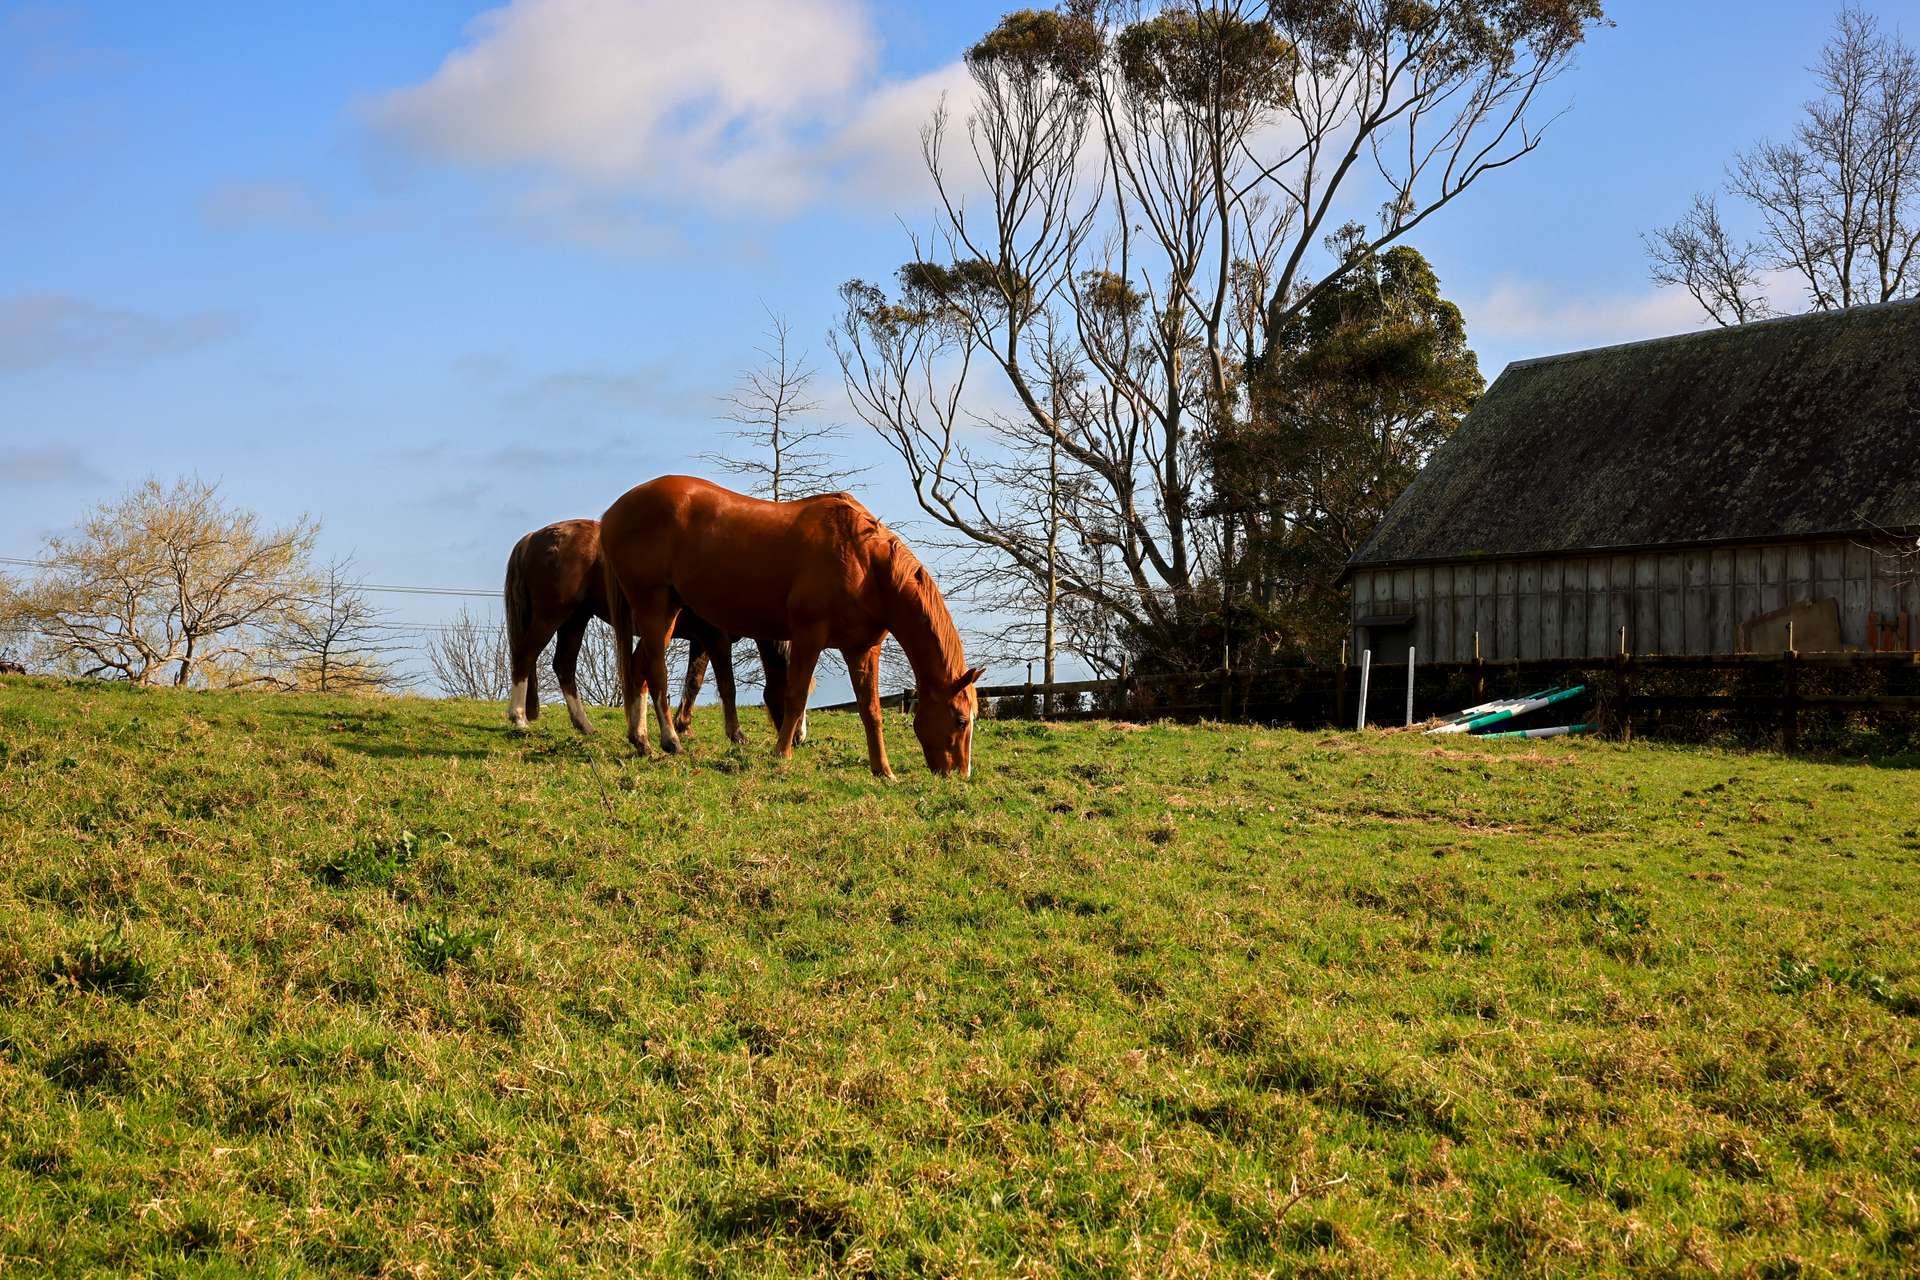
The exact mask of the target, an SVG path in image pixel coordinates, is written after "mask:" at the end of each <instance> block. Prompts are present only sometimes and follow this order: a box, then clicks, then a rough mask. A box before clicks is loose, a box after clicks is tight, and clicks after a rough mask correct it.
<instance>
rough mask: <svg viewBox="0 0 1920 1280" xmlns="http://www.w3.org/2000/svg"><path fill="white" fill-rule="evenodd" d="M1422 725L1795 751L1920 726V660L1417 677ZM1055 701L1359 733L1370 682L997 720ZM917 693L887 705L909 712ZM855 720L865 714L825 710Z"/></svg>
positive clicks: (1146, 679) (1338, 673)
mask: <svg viewBox="0 0 1920 1280" xmlns="http://www.w3.org/2000/svg"><path fill="white" fill-rule="evenodd" d="M1414 672H1415V680H1414V691H1413V692H1414V697H1413V715H1414V718H1415V719H1416V721H1418V720H1424V719H1427V718H1429V717H1433V716H1440V715H1446V714H1449V713H1451V712H1453V711H1456V710H1458V709H1460V708H1461V707H1465V706H1470V705H1474V704H1477V703H1480V702H1484V701H1486V700H1487V699H1488V698H1489V697H1500V696H1513V695H1518V694H1522V693H1527V692H1531V691H1535V690H1541V689H1546V688H1551V687H1563V686H1566V685H1571V684H1585V685H1586V686H1587V687H1588V689H1589V691H1590V693H1591V696H1592V703H1591V707H1590V710H1589V712H1587V713H1583V714H1582V716H1581V717H1579V718H1584V719H1592V720H1594V721H1596V722H1597V723H1598V724H1599V725H1600V727H1601V729H1602V731H1603V732H1606V733H1608V734H1610V735H1612V736H1615V737H1619V738H1626V739H1630V738H1632V737H1633V736H1634V734H1635V732H1636V730H1640V731H1643V732H1644V731H1648V730H1651V731H1654V732H1661V733H1664V732H1669V731H1672V732H1676V733H1682V734H1684V733H1688V732H1691V731H1694V730H1698V729H1699V728H1700V726H1701V724H1702V723H1703V722H1711V724H1712V725H1717V726H1721V727H1727V728H1732V729H1734V730H1736V731H1737V732H1739V733H1740V734H1742V735H1743V736H1746V737H1748V738H1755V737H1759V736H1765V737H1767V738H1770V739H1772V740H1774V741H1776V742H1777V744H1778V745H1780V746H1781V747H1784V748H1785V749H1787V750H1794V749H1796V748H1798V747H1799V746H1800V745H1801V737H1802V734H1801V728H1802V720H1803V718H1804V717H1807V716H1810V715H1828V716H1831V715H1833V714H1842V715H1850V716H1874V717H1884V716H1901V717H1908V718H1911V719H1913V720H1914V721H1915V723H1916V725H1920V652H1916V651H1912V650H1906V651H1900V652H1845V653H1792V652H1789V653H1780V654H1748V653H1731V654H1714V655H1691V654H1687V655H1681V654H1622V655H1619V656H1616V657H1613V658H1603V659H1560V658H1536V659H1520V660H1509V661H1477V660H1476V661H1472V662H1448V663H1425V664H1417V665H1416V666H1415V669H1414ZM1049 692H1051V693H1052V694H1053V699H1052V701H1053V708H1054V709H1053V714H1052V718H1053V719H1056V720H1074V719H1176V720H1203V719H1204V720H1221V721H1241V722H1252V723H1265V724H1288V725H1293V726H1296V727H1299V728H1326V727H1342V728H1352V727H1353V726H1354V724H1355V722H1356V719H1357V714H1358V701H1359V695H1360V669H1359V667H1358V666H1355V665H1351V664H1344V663H1342V664H1334V665H1330V666H1322V667H1287V668H1278V669H1271V670H1267V671H1258V672H1227V671H1217V670H1216V671H1205V672H1187V673H1178V674H1154V675H1132V676H1128V677H1126V678H1124V679H1107V680H1071V681H1061V682H1056V683H1055V684H1053V685H1051V686H1048V685H1045V684H1041V683H1033V684H1003V685H988V686H984V687H982V688H981V689H980V696H981V698H982V701H983V703H984V704H985V705H986V706H987V708H988V714H991V715H994V716H998V717H1002V718H1013V719H1025V718H1037V717H1039V716H1040V715H1042V714H1043V708H1044V706H1045V703H1046V701H1047V694H1048V693H1049ZM910 704H911V694H910V693H897V694H892V695H888V696H886V697H883V698H882V699H881V705H882V706H883V707H887V708H891V709H895V710H900V709H904V708H906V707H908V706H910ZM1406 707H1407V667H1406V664H1404V663H1382V664H1378V665H1375V666H1374V667H1373V668H1372V672H1371V680H1370V689H1369V691H1368V699H1367V723H1368V724H1370V725H1379V726H1388V725H1399V724H1401V723H1402V722H1403V720H1404V719H1405V716H1406ZM823 709H824V710H828V711H852V710H856V709H857V704H855V703H852V702H843V703H839V704H837V705H835V706H832V707H827V708H823Z"/></svg>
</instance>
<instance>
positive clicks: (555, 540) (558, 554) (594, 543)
mask: <svg viewBox="0 0 1920 1280" xmlns="http://www.w3.org/2000/svg"><path fill="white" fill-rule="evenodd" d="M507 572H508V577H509V589H510V590H511V589H512V581H513V579H514V578H515V577H516V576H517V577H518V579H519V583H520V589H521V590H522V591H524V592H525V594H526V597H527V599H528V601H529V603H530V604H531V606H532V608H533V609H534V610H535V611H537V612H539V613H541V614H545V615H553V614H559V615H564V614H569V613H572V612H573V611H574V610H576V609H579V608H582V607H588V608H591V609H592V610H593V612H594V613H595V614H596V615H597V616H599V617H605V616H606V589H605V586H604V584H603V582H602V580H601V573H600V522H599V521H598V520H585V519H581V520H560V521H556V522H555V523H553V524H550V525H547V526H545V527H544V528H539V529H535V530H534V531H533V532H532V533H529V534H527V535H526V536H525V537H523V538H521V539H520V541H519V542H517V543H515V544H514V548H513V554H512V555H511V556H510V557H509V558H508V561H507Z"/></svg>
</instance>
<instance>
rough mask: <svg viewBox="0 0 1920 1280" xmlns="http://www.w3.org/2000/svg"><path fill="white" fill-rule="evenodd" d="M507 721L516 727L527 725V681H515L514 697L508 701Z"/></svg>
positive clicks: (520, 727) (521, 727) (522, 727)
mask: <svg viewBox="0 0 1920 1280" xmlns="http://www.w3.org/2000/svg"><path fill="white" fill-rule="evenodd" d="M507 723H508V724H510V725H512V726H513V727H514V728H516V729H524V728H526V727H527V682H526V681H525V680H515V681H514V682H513V697H512V698H511V699H509V700H508V702H507Z"/></svg>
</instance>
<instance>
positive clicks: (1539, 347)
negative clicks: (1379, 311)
mask: <svg viewBox="0 0 1920 1280" xmlns="http://www.w3.org/2000/svg"><path fill="white" fill-rule="evenodd" d="M1761 293H1762V295H1763V296H1764V297H1765V299H1766V301H1767V305H1768V306H1769V307H1770V308H1771V309H1772V311H1773V313H1774V314H1775V315H1792V314H1794V313H1796V312H1799V311H1804V310H1805V309H1806V305H1807V304H1806V299H1805V297H1804V295H1803V291H1802V290H1801V289H1800V288H1799V287H1798V286H1797V285H1796V284H1795V282H1794V280H1793V278H1792V277H1791V276H1789V275H1788V274H1787V273H1785V272H1773V273H1770V274H1768V275H1767V277H1766V278H1765V279H1763V280H1762V281H1761ZM1460 309H1461V312H1462V313H1463V314H1464V315H1465V316H1466V318H1467V331H1468V333H1469V334H1470V335H1471V337H1472V339H1473V341H1475V342H1487V343H1489V344H1497V345H1500V346H1512V347H1514V348H1516V349H1518V350H1520V351H1523V352H1525V353H1527V354H1528V355H1539V356H1544V355H1555V354H1559V353H1561V352H1566V351H1577V350H1582V349H1584V348H1587V347H1602V346H1610V345H1612V344H1614V343H1619V342H1638V341H1640V340H1641V339H1643V338H1665V337H1670V336H1672V335H1674V334H1678V333H1687V332H1689V331H1691V330H1694V329H1701V328H1705V327H1706V326H1708V325H1711V324H1712V323H1713V319H1712V317H1710V316H1708V315H1707V314H1706V313H1705V312H1704V311H1702V310H1701V309H1700V305H1699V304H1698V303H1697V302H1695V301H1694V300H1693V298H1692V296H1691V295H1690V294H1688V293H1687V291H1686V290H1684V289H1681V288H1677V287H1670V288H1654V287H1652V286H1648V287H1647V288H1645V289H1642V290H1639V291H1638V292H1633V293H1624V292H1623V293H1607V294H1600V295H1597V296H1596V295H1589V296H1585V297H1581V296H1578V295H1569V294H1567V293H1565V292H1564V291H1562V290H1556V289H1554V288H1552V287H1550V286H1548V285H1546V284H1543V283H1540V282H1538V281H1521V280H1505V281H1501V282H1500V283H1498V284H1496V285H1495V286H1494V287H1493V289H1492V290H1491V291H1490V292H1488V293H1486V294H1484V295H1483V296H1481V297H1479V298H1477V299H1468V300H1465V301H1462V302H1461V304H1460Z"/></svg>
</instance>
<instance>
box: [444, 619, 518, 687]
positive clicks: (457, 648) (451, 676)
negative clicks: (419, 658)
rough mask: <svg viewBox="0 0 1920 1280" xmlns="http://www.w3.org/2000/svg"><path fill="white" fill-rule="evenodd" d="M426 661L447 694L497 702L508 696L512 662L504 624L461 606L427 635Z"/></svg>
mask: <svg viewBox="0 0 1920 1280" xmlns="http://www.w3.org/2000/svg"><path fill="white" fill-rule="evenodd" d="M427 665H428V667H429V668H431V670H432V671H433V678H434V681H435V683H437V684H438V685H439V686H440V689H441V691H442V692H443V693H445V694H446V696H447V697H449V698H471V699H473V700H474V701H477V702H497V701H499V700H500V699H502V698H505V697H506V696H507V688H508V686H509V684H511V682H512V674H513V673H512V665H511V663H510V662H509V660H508V654H507V628H506V624H505V623H503V622H501V621H498V620H496V619H491V618H480V617H475V616H474V615H473V613H472V612H471V611H470V610H468V609H466V608H465V607H464V606H463V607H462V608H461V610H460V613H459V615H458V616H457V617H455V618H454V620H453V621H452V622H450V623H447V624H445V625H444V626H441V627H439V628H437V629H436V630H435V631H434V632H433V634H432V635H431V636H429V637H428V639H427Z"/></svg>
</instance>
